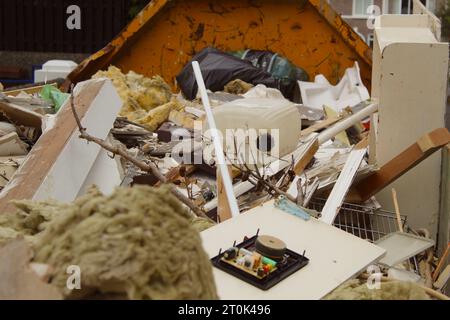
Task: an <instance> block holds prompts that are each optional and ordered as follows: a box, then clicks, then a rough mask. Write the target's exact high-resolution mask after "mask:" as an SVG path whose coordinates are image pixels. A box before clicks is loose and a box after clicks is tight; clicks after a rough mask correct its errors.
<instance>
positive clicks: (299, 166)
mask: <svg viewBox="0 0 450 320" xmlns="http://www.w3.org/2000/svg"><path fill="white" fill-rule="evenodd" d="M300 149H301V152H300V154H299V156H298V157H297V158H296V159H295V165H294V172H295V174H296V175H300V174H302V173H303V171H304V170H305V168H306V167H307V166H308V164H309V163H310V162H311V160H312V159H313V158H314V155H315V154H316V152H317V151H318V150H319V142H318V140H317V137H315V138H314V139H311V140H310V141H308V142H307V143H306V144H304V145H303V146H302V147H301V148H300Z"/></svg>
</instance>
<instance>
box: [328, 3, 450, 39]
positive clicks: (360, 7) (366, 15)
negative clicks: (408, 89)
mask: <svg viewBox="0 0 450 320" xmlns="http://www.w3.org/2000/svg"><path fill="white" fill-rule="evenodd" d="M328 2H329V3H330V4H331V6H332V7H333V8H334V9H335V10H336V11H337V12H338V13H340V14H341V15H342V17H343V18H344V20H345V21H347V22H348V23H349V24H350V25H351V26H352V27H353V29H354V30H355V31H356V32H357V33H358V34H359V35H360V36H361V37H362V38H363V39H364V40H365V41H366V42H367V43H368V44H369V45H370V46H372V44H373V29H372V28H371V23H372V22H373V19H371V17H373V16H375V15H379V14H411V13H412V12H413V0H328ZM420 2H422V4H423V5H424V6H426V7H427V8H428V10H430V11H431V12H433V13H436V12H437V11H438V10H439V9H440V8H441V6H443V5H444V3H445V0H420Z"/></svg>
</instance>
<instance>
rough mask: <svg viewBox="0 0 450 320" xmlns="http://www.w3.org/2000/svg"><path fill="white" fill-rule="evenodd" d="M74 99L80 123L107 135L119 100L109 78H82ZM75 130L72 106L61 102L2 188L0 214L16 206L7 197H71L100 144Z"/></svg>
mask: <svg viewBox="0 0 450 320" xmlns="http://www.w3.org/2000/svg"><path fill="white" fill-rule="evenodd" d="M74 100H75V102H76V106H77V112H78V115H79V116H80V118H81V121H82V124H83V126H84V127H86V128H87V130H88V131H89V132H90V133H92V134H93V135H96V136H99V138H102V139H103V138H105V137H106V136H107V134H108V132H109V130H110V129H111V125H112V123H113V121H114V119H115V117H116V112H118V111H119V110H120V107H121V105H122V102H121V100H120V98H119V96H118V95H117V93H116V91H115V89H114V87H113V86H112V84H111V82H110V81H109V80H93V81H86V82H84V83H80V84H78V85H77V87H76V88H75V98H74ZM66 103H69V101H68V102H66ZM100 119H101V120H100ZM78 136H79V133H78V127H77V124H76V121H75V119H74V117H73V114H72V110H71V108H70V107H69V106H66V107H63V108H62V109H61V111H60V112H59V113H58V114H57V115H56V118H55V124H54V125H53V126H52V127H51V128H49V129H48V130H47V131H45V132H44V133H43V135H42V136H41V137H40V139H39V140H38V141H37V143H36V145H35V146H34V147H33V149H32V150H31V152H30V153H29V154H28V156H27V158H26V159H25V162H24V164H23V165H22V166H21V167H20V168H19V170H18V171H17V172H16V174H15V176H14V179H13V181H12V182H11V183H10V184H8V185H7V186H6V187H5V189H3V191H2V192H1V193H0V214H1V213H6V212H8V211H12V210H15V208H14V206H13V205H12V204H11V203H10V201H11V200H22V199H34V200H44V199H46V198H54V199H56V200H60V201H72V200H73V199H74V197H75V196H76V195H77V194H78V190H77V189H79V188H80V187H81V186H82V184H83V182H84V180H85V178H86V176H87V174H88V173H89V170H90V168H91V166H92V165H93V163H94V161H95V159H96V157H97V155H98V153H99V151H100V147H98V146H95V145H94V144H88V143H87V142H85V141H83V140H81V139H79V138H78Z"/></svg>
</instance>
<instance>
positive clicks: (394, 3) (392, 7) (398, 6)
mask: <svg viewBox="0 0 450 320" xmlns="http://www.w3.org/2000/svg"><path fill="white" fill-rule="evenodd" d="M388 2H389V4H388V6H389V7H388V8H389V9H388V10H389V11H388V13H390V14H401V13H402V0H389V1H388Z"/></svg>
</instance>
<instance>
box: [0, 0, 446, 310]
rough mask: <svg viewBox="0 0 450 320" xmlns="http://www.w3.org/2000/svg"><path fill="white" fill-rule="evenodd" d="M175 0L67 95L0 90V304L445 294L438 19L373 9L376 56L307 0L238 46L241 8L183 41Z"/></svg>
mask: <svg viewBox="0 0 450 320" xmlns="http://www.w3.org/2000/svg"><path fill="white" fill-rule="evenodd" d="M187 2H188V3H193V1H191V0H188V1H187ZM266 2H268V1H261V3H262V4H261V6H260V8H256V6H255V7H254V6H251V7H250V8H247V9H245V10H249V12H251V14H257V15H260V14H262V13H267V14H270V13H271V10H269V9H270V8H273V7H272V6H269V5H268V4H266ZM283 2H286V5H288V6H290V5H292V6H294V4H292V2H290V1H283ZM171 3H172V4H171V5H170V6H168V7H166V8H165V11H164V10H162V8H159V9H158V8H157V9H155V8H154V7H153V5H151V4H150V5H149V6H147V7H145V8H144V9H143V12H142V14H141V15H140V16H138V17H137V18H136V20H134V21H132V22H131V24H130V25H129V26H128V27H126V28H125V30H124V31H122V33H121V34H120V35H119V36H118V37H117V38H116V39H115V40H113V41H112V42H111V43H110V44H109V45H108V46H107V47H105V49H102V50H100V51H99V52H97V53H96V54H94V55H92V56H90V57H88V58H87V59H86V60H85V61H84V62H82V63H81V64H80V65H78V66H77V67H75V66H74V67H75V69H73V71H72V72H71V73H70V74H69V75H68V76H67V78H66V79H65V80H64V83H60V82H59V83H58V82H57V81H56V82H54V83H48V84H45V85H43V86H35V87H27V88H13V89H11V88H2V87H1V85H0V91H1V92H0V188H1V193H0V212H1V214H0V257H1V258H0V298H1V299H55V300H56V299H177V300H179V299H189V300H191V299H194V300H198V299H224V300H248V299H258V300H261V299H262V300H271V299H273V300H279V299H307V300H311V299H317V300H319V299H337V300H342V299H343V300H346V299H369V300H375V299H406V300H408V299H411V300H412V299H424V300H426V299H439V300H448V299H449V298H448V296H447V294H448V290H449V286H448V283H449V279H450V271H449V270H450V269H449V264H448V263H449V217H450V197H449V195H450V191H449V190H450V183H449V179H450V175H449V167H450V161H449V159H450V158H449V155H450V148H449V144H450V132H449V131H448V129H447V128H445V126H444V118H445V105H444V101H445V100H446V94H447V93H446V92H445V90H444V89H445V88H447V85H443V83H441V82H442V81H443V79H447V77H448V59H449V58H448V44H445V43H442V42H440V41H439V39H438V38H437V37H436V34H435V33H434V32H433V30H432V29H430V27H429V25H430V24H429V20H428V19H431V18H430V17H429V16H428V15H411V16H385V15H382V16H380V17H377V18H376V22H375V30H374V33H375V37H374V44H373V46H374V49H373V52H372V50H371V49H370V48H369V47H368V46H367V45H366V44H365V42H363V41H362V40H361V39H359V36H358V35H357V34H356V33H355V32H354V30H352V29H351V28H348V29H347V24H346V23H345V22H344V21H343V20H342V18H341V17H340V16H339V15H336V19H339V21H342V25H343V26H344V27H345V28H344V27H342V28H338V27H336V26H335V25H334V24H331V23H329V22H330V21H329V19H330V18H329V15H327V12H331V11H323V10H325V9H323V8H322V6H325V7H326V8H327V10H332V9H331V8H330V7H329V4H327V3H325V2H320V3H321V4H318V1H312V0H310V1H302V3H303V4H302V6H303V5H304V6H307V8H311V9H312V8H314V11H313V10H305V11H303V10H300V12H299V11H298V10H297V9H296V10H294V9H293V10H292V11H293V12H294V11H295V12H296V13H291V14H292V16H290V15H289V16H288V17H286V19H284V20H283V19H281V17H282V16H283V14H282V13H280V12H272V13H273V14H274V15H275V18H277V19H278V18H280V19H278V20H279V22H278V23H279V25H277V26H276V25H274V22H273V21H265V20H264V19H261V24H262V25H259V23H256V22H254V23H255V24H256V25H255V26H253V27H252V26H251V27H250V29H249V30H248V36H247V37H245V38H244V39H241V38H240V33H236V32H235V31H234V30H235V28H234V27H232V26H233V25H231V24H230V23H231V22H230V21H232V20H233V18H236V19H242V16H243V13H244V12H245V11H243V10H244V9H243V8H241V7H240V6H239V7H235V6H233V4H236V3H238V2H237V1H234V0H233V1H230V3H228V2H227V3H225V4H224V8H225V7H226V8H225V9H226V10H225V9H224V10H225V11H226V12H227V15H228V18H227V19H226V20H230V21H222V20H220V21H219V22H217V24H218V26H216V27H213V26H211V25H208V24H206V25H205V24H204V23H202V24H201V25H202V26H203V27H198V29H197V31H196V32H192V34H191V35H190V36H189V37H190V38H189V41H188V40H186V39H185V38H182V37H181V36H180V38H179V41H178V40H177V39H178V35H177V34H178V33H179V29H176V26H175V25H176V23H172V24H171V23H169V24H164V23H163V22H162V21H167V19H165V17H167V14H170V12H173V13H174V15H173V17H176V16H177V15H176V14H175V13H180V12H181V11H180V10H182V9H180V6H181V5H180V3H181V1H171ZM161 6H165V5H163V4H161ZM193 8H195V5H193V7H192V8H190V9H189V10H188V11H189V12H187V13H186V14H188V15H187V16H188V17H189V19H188V20H189V21H197V22H198V21H200V19H201V18H202V17H203V18H204V16H202V14H205V15H206V16H208V17H209V18H211V19H209V20H208V21H214V18H217V15H218V13H217V12H215V11H214V8H212V7H211V8H209V7H208V8H207V7H205V8H202V10H197V9H196V10H194V9H193ZM292 8H294V7H292ZM203 9H204V10H203ZM194 11H195V12H194ZM198 11H200V12H198ZM203 11H204V12H203ZM225 11H224V12H225ZM275 11H277V10H275ZM280 11H281V9H280ZM202 12H203V13H202ZM205 12H206V13H205ZM261 12H262V13H261ZM302 17H304V18H305V19H303V20H298V19H300V18H302ZM294 18H295V19H296V20H295V21H305V26H303V27H299V28H298V30H297V29H296V28H294V27H292V26H290V23H291V22H292V21H294V20H292V19H294ZM313 18H314V19H313ZM139 19H141V20H139ZM270 20H272V19H270ZM291 20H292V21H291ZM258 21H259V20H258ZM197 22H195V23H197ZM325 22H327V23H325ZM183 23H185V22H183ZM191 23H192V24H194V22H191ZM137 25H139V27H136V26H137ZM136 28H137V29H136ZM144 28H145V30H144ZM186 28H188V26H186ZM237 28H238V29H239V28H241V27H237ZM276 28H279V29H280V28H281V29H283V30H284V29H290V30H291V31H289V32H288V34H287V35H284V34H283V35H282V33H281V31H279V30H278V32H277V34H279V37H280V39H279V40H277V41H276V43H273V41H275V40H274V39H275V38H274V34H273V29H276ZM303 28H306V29H308V30H309V31H311V30H315V29H317V30H321V31H323V33H324V34H325V35H327V37H328V35H329V36H330V38H332V39H334V40H333V41H332V42H333V43H332V46H330V44H327V45H325V44H323V43H322V42H320V41H319V42H320V43H319V42H318V41H317V40H315V39H313V37H312V36H311V35H309V34H308V33H303V32H306V31H303ZM253 29H258V30H259V31H260V33H258V34H257V35H256V34H254V33H253V32H254V30H253ZM343 29H345V30H343ZM411 29H413V30H411ZM177 30H178V31H177ZM295 30H297V31H295ZM419 30H420V32H419ZM144 31H145V32H144ZM416 31H417V32H416ZM246 32H247V31H246ZM291 32H299V33H302V35H303V40H302V41H301V42H298V41H300V40H296V39H297V38H298V36H295V37H294V34H290V33H291ZM348 33H350V34H351V38H352V39H358V40H355V41H356V42H355V43H353V44H352V43H351V41H350V40H349V39H348V37H350V36H349V35H348ZM289 34H290V36H289ZM288 38H292V39H294V40H292V39H291V40H290V39H288ZM150 39H157V40H158V41H160V40H161V39H167V46H164V47H163V48H158V49H156V48H154V46H155V44H154V43H153V42H152V43H149V41H150ZM233 39H241V40H242V41H241V40H239V41H237V40H233ZM257 39H259V40H257ZM345 39H347V40H345ZM152 41H153V40H152ZM258 41H260V42H258ZM241 42H242V47H241V48H240V49H241V50H237V49H239V48H237V47H236V45H237V43H241ZM335 47H336V48H340V50H339V52H338V53H336V50H334V49H332V48H335ZM261 48H266V49H265V50H260V49H261ZM361 48H364V50H363V49H361ZM319 53H320V54H319ZM405 56H409V57H411V59H413V60H412V61H415V65H414V66H411V65H409V64H410V62H409V63H408V61H404V60H405V59H404V57H405ZM424 56H429V57H430V58H429V59H428V58H427V59H426V60H427V63H426V65H427V66H426V67H425V63H424V62H423V57H424ZM324 57H327V58H325V60H323V59H324ZM425 106H426V108H425ZM67 266H77V267H79V268H80V270H82V274H83V276H82V277H81V279H80V286H81V289H73V288H69V287H68V286H67ZM374 270H375V272H373V271H374ZM374 274H375V275H376V279H378V280H377V281H378V282H379V283H378V284H379V287H378V289H373V288H371V287H370V285H369V281H368V279H372V278H371V277H372V276H373V275H374ZM186 308H187V306H186ZM183 312H186V313H189V312H190V311H189V309H186V310H184V309H183Z"/></svg>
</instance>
